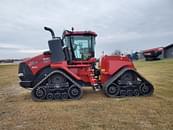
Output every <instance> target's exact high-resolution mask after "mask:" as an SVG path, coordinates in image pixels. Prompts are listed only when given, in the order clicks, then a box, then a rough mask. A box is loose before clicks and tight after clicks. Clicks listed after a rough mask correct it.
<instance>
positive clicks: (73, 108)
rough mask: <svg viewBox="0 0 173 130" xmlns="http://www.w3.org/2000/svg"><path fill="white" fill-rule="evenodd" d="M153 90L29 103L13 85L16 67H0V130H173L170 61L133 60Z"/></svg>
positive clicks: (86, 94)
mask: <svg viewBox="0 0 173 130" xmlns="http://www.w3.org/2000/svg"><path fill="white" fill-rule="evenodd" d="M135 65H136V68H137V70H138V71H139V72H140V73H141V74H142V75H144V77H146V78H147V79H149V80H150V81H151V82H152V83H153V85H154V86H155V92H154V95H153V96H151V97H131V98H129V97H128V98H107V97H105V95H104V94H103V93H102V92H93V91H92V89H85V90H84V96H83V98H82V99H81V100H76V101H63V102H62V101H52V102H33V101H32V100H31V96H30V91H29V90H25V89H23V88H21V87H19V85H18V83H17V65H0V130H48V129H50V130H66V129H67V130H76V129H77V130H81V129H86V130H111V129H112V130H114V129H116V130H173V60H162V61H154V62H145V61H138V62H135Z"/></svg>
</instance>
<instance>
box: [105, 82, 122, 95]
mask: <svg viewBox="0 0 173 130" xmlns="http://www.w3.org/2000/svg"><path fill="white" fill-rule="evenodd" d="M104 91H105V94H106V95H107V96H108V97H117V96H118V95H119V93H120V86H119V85H117V84H115V83H112V84H110V85H109V86H106V87H105V89H104Z"/></svg>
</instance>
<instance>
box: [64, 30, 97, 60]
mask: <svg viewBox="0 0 173 130" xmlns="http://www.w3.org/2000/svg"><path fill="white" fill-rule="evenodd" d="M96 36H97V34H96V33H95V32H91V31H73V29H72V31H68V30H65V31H64V33H63V36H62V40H63V44H64V46H66V47H67V48H68V50H69V51H70V52H69V53H70V55H71V57H72V60H74V61H86V60H88V59H90V58H93V57H94V56H95V44H96V42H95V37H96Z"/></svg>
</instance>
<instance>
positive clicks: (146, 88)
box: [139, 83, 153, 96]
mask: <svg viewBox="0 0 173 130" xmlns="http://www.w3.org/2000/svg"><path fill="white" fill-rule="evenodd" d="M139 90H140V93H141V95H144V96H148V95H151V94H152V93H153V92H152V87H151V86H150V85H147V84H145V83H142V84H141V85H140V87H139Z"/></svg>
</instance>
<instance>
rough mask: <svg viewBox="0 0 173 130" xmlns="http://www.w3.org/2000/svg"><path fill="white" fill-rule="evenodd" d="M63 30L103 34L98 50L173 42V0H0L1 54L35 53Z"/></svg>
mask: <svg viewBox="0 0 173 130" xmlns="http://www.w3.org/2000/svg"><path fill="white" fill-rule="evenodd" d="M44 26H50V27H52V28H54V30H55V32H56V35H57V36H61V35H62V32H63V30H64V29H71V27H74V28H75V30H92V31H95V32H96V33H97V34H98V37H97V45H96V51H97V52H96V55H97V57H98V56H100V55H101V54H102V51H104V52H105V53H107V54H109V53H112V52H113V51H114V50H117V49H118V50H121V51H123V52H131V51H138V50H143V49H147V48H153V47H160V46H166V45H168V44H170V43H173V0H0V59H4V58H24V57H31V56H33V55H37V54H38V53H41V52H42V51H43V50H47V49H48V45H47V40H49V39H50V34H49V33H48V32H45V31H44V30H43V27H44Z"/></svg>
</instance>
